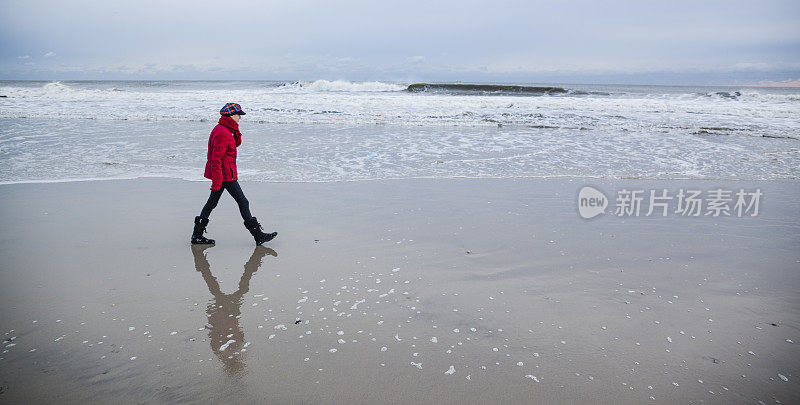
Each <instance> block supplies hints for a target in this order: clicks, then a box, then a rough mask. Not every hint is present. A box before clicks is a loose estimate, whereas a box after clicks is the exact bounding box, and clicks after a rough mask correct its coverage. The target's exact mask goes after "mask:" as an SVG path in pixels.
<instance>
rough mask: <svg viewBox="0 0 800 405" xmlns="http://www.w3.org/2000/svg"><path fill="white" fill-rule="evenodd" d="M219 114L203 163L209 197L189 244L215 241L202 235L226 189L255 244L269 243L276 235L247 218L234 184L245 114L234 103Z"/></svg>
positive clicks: (246, 207)
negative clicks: (209, 189)
mask: <svg viewBox="0 0 800 405" xmlns="http://www.w3.org/2000/svg"><path fill="white" fill-rule="evenodd" d="M219 113H220V115H221V117H220V118H219V123H218V124H217V126H216V127H214V129H213V130H212V131H211V135H210V136H209V137H208V161H207V162H206V171H205V177H206V178H208V179H211V195H210V196H209V197H208V201H206V205H205V206H204V207H203V210H202V211H201V212H200V216H198V217H195V218H194V232H193V233H192V244H194V245H199V244H213V243H214V239H208V238H206V237H205V236H203V233H204V232H205V231H206V225H208V217H209V215H211V210H213V209H214V207H216V206H217V203H218V202H219V198H220V197H221V196H222V191H223V190H228V193H229V194H230V195H231V196H232V197H233V198H234V199H235V200H236V204H238V205H239V213H240V214H242V219H244V226H245V228H247V230H248V231H250V234H252V235H253V238H254V239H255V240H256V244H258V245H260V244H262V243H264V242H269V241H270V240H272V239H273V238H274V237H275V236H277V235H278V233H277V232H272V233H264V232H263V231H262V229H261V224H259V223H258V220H257V219H256V217H254V216H252V215H250V203H249V202H248V201H247V198H246V197H245V196H244V192H242V188H241V187H240V186H239V182H238V181H237V172H236V147H237V146H239V145H241V144H242V133H241V132H239V119H241V117H242V115H245V113H244V111H242V107H241V106H240V105H239V104H236V103H228V104H225V106H224V107H222V109H221V110H220V111H219Z"/></svg>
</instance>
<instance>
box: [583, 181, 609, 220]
mask: <svg viewBox="0 0 800 405" xmlns="http://www.w3.org/2000/svg"><path fill="white" fill-rule="evenodd" d="M606 207H608V198H606V195H605V194H603V193H602V192H601V191H600V190H598V189H596V188H594V187H589V186H584V187H583V188H582V189H581V191H580V192H578V214H580V216H581V218H585V219H589V218H594V217H596V216H598V215H600V214H602V213H604V212H605V210H606Z"/></svg>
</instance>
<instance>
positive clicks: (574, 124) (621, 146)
mask: <svg viewBox="0 0 800 405" xmlns="http://www.w3.org/2000/svg"><path fill="white" fill-rule="evenodd" d="M0 96H5V97H0V123H1V126H0V182H2V183H14V182H32V181H46V182H47V181H66V180H79V179H108V178H136V177H152V176H156V177H174V178H183V179H188V180H202V175H203V167H204V165H205V158H206V141H207V139H208V134H209V132H210V131H211V128H212V127H213V126H214V125H215V123H216V120H217V118H218V117H219V114H218V111H219V108H220V107H221V106H222V105H223V104H224V103H225V102H229V101H232V102H238V103H240V104H241V105H242V106H243V108H244V110H245V111H246V112H247V115H246V116H245V117H244V119H243V120H242V121H241V123H240V126H241V129H242V132H243V133H244V138H243V144H242V146H241V147H240V149H239V169H240V170H239V174H240V179H241V180H246V181H293V182H317V181H323V182H325V181H354V180H369V179H387V178H419V177H430V178H450V177H502V178H509V177H573V176H574V177H599V178H645V179H662V178H663V179H683V178H689V179H748V180H772V179H797V178H798V177H799V176H800V169H798V168H800V89H790V88H748V87H742V88H733V87H724V88H714V87H670V86H590V85H553V84H513V85H465V84H461V83H453V84H444V85H442V84H434V85H430V84H429V85H417V84H413V83H388V82H345V81H332V82H331V81H324V80H320V81H315V82H280V81H261V82H259V81H252V82H190V81H81V82H67V81H65V82H28V81H0Z"/></svg>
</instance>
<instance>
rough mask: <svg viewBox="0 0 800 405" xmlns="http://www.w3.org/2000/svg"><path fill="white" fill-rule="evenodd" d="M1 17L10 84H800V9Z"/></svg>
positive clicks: (429, 5)
mask: <svg viewBox="0 0 800 405" xmlns="http://www.w3.org/2000/svg"><path fill="white" fill-rule="evenodd" d="M229 4H230V5H229ZM234 5H235V6H234ZM2 10H3V13H2V14H0V78H2V79H265V80H268V79H300V80H314V79H329V80H333V79H346V80H400V81H415V80H436V81H454V80H463V81H501V82H640V83H686V84H695V83H697V84H733V83H742V82H753V81H760V80H786V79H796V78H800V28H799V27H800V2H798V1H796V0H793V1H792V0H790V1H740V0H729V1H705V2H703V1H682V0H680V1H669V2H664V1H659V2H655V1H644V0H639V1H607V2H600V1H491V2H490V1H482V2H478V1H469V0H461V1H439V2H437V1H423V2H420V1H403V2H391V3H390V2H378V1H293V2H270V1H265V2H251V1H245V0H238V1H236V2H223V1H214V2H202V1H173V2H169V1H164V0H162V1H149V0H147V1H96V0H84V1H25V2H20V1H7V0H3V3H2Z"/></svg>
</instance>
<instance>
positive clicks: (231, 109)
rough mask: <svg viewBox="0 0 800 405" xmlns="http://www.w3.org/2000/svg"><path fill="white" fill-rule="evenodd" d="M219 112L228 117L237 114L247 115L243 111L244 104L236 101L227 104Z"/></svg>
mask: <svg viewBox="0 0 800 405" xmlns="http://www.w3.org/2000/svg"><path fill="white" fill-rule="evenodd" d="M219 113H220V114H222V115H224V116H227V117H230V116H231V115H236V114H239V115H245V113H244V111H242V106H240V105H239V104H236V103H228V104H225V107H222V109H221V110H219Z"/></svg>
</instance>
